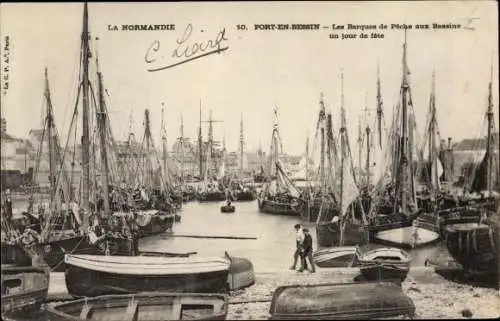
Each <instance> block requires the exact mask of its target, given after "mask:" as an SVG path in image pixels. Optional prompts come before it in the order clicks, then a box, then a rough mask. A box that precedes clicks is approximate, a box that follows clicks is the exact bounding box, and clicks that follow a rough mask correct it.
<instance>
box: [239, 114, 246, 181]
mask: <svg viewBox="0 0 500 321" xmlns="http://www.w3.org/2000/svg"><path fill="white" fill-rule="evenodd" d="M244 144H245V141H244V136H243V113H241V119H240V178H243V149H244Z"/></svg>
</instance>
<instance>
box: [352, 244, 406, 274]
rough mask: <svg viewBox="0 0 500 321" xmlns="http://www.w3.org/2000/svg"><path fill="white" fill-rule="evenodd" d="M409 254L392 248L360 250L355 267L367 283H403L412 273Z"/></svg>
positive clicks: (362, 248) (363, 248)
mask: <svg viewBox="0 0 500 321" xmlns="http://www.w3.org/2000/svg"><path fill="white" fill-rule="evenodd" d="M410 263H411V258H410V255H409V254H408V253H406V252H405V251H403V250H401V249H397V248H392V247H375V248H373V247H372V246H366V247H361V248H358V250H357V251H356V260H355V263H354V264H353V266H356V267H359V269H360V272H361V275H362V276H363V277H364V278H365V279H366V280H367V281H396V282H403V281H404V279H406V276H407V275H408V272H409V271H410Z"/></svg>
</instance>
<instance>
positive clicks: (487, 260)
mask: <svg viewBox="0 0 500 321" xmlns="http://www.w3.org/2000/svg"><path fill="white" fill-rule="evenodd" d="M498 238H499V235H498V228H495V227H493V226H490V225H487V224H477V223H468V224H467V223H465V224H464V223H459V224H451V225H447V226H446V227H445V244H446V247H447V249H448V252H449V253H450V255H451V256H452V257H453V259H455V260H456V261H457V262H458V263H459V264H460V265H462V267H463V268H464V269H465V270H467V271H470V272H479V273H488V274H490V273H491V274H496V275H498V251H499V249H498Z"/></svg>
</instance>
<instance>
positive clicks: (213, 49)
mask: <svg viewBox="0 0 500 321" xmlns="http://www.w3.org/2000/svg"><path fill="white" fill-rule="evenodd" d="M192 32H193V26H192V25H191V24H188V25H187V26H186V29H185V30H184V33H183V34H182V37H180V38H178V39H177V40H176V43H177V47H176V48H175V49H174V51H173V52H172V54H171V56H170V57H171V58H173V59H174V62H173V63H171V64H169V65H164V66H160V67H151V68H149V69H148V71H150V72H154V71H160V70H165V69H168V68H172V67H175V66H179V65H182V64H185V63H186V62H189V61H193V60H196V59H199V58H202V57H206V56H209V55H212V54H215V53H217V54H220V53H221V52H223V51H226V50H227V49H229V46H228V45H227V43H226V42H227V41H228V39H227V38H226V29H225V28H223V29H222V30H220V31H219V32H218V33H217V36H216V37H215V39H213V40H207V41H201V42H194V43H191V44H190V43H189V41H188V40H190V39H189V38H190V37H191V34H192ZM158 55H160V57H159V58H160V59H161V58H163V56H162V55H161V51H160V41H159V40H155V41H153V43H152V44H151V45H150V46H149V48H148V50H147V52H146V55H145V57H144V60H145V61H146V63H147V64H152V63H155V62H156V61H157V59H158ZM179 59H181V60H179Z"/></svg>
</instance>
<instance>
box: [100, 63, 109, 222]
mask: <svg viewBox="0 0 500 321" xmlns="http://www.w3.org/2000/svg"><path fill="white" fill-rule="evenodd" d="M97 66H99V60H98V59H97ZM97 70H98V71H97V78H98V81H99V114H98V117H97V119H98V121H99V137H100V145H101V166H102V167H103V168H102V171H101V185H102V190H103V193H104V195H103V199H104V213H105V215H110V214H111V213H110V206H109V190H108V186H109V176H108V171H109V168H108V156H107V152H106V143H107V142H106V118H107V117H106V109H105V105H104V104H105V102H104V88H103V83H102V73H101V72H100V71H99V67H97Z"/></svg>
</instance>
